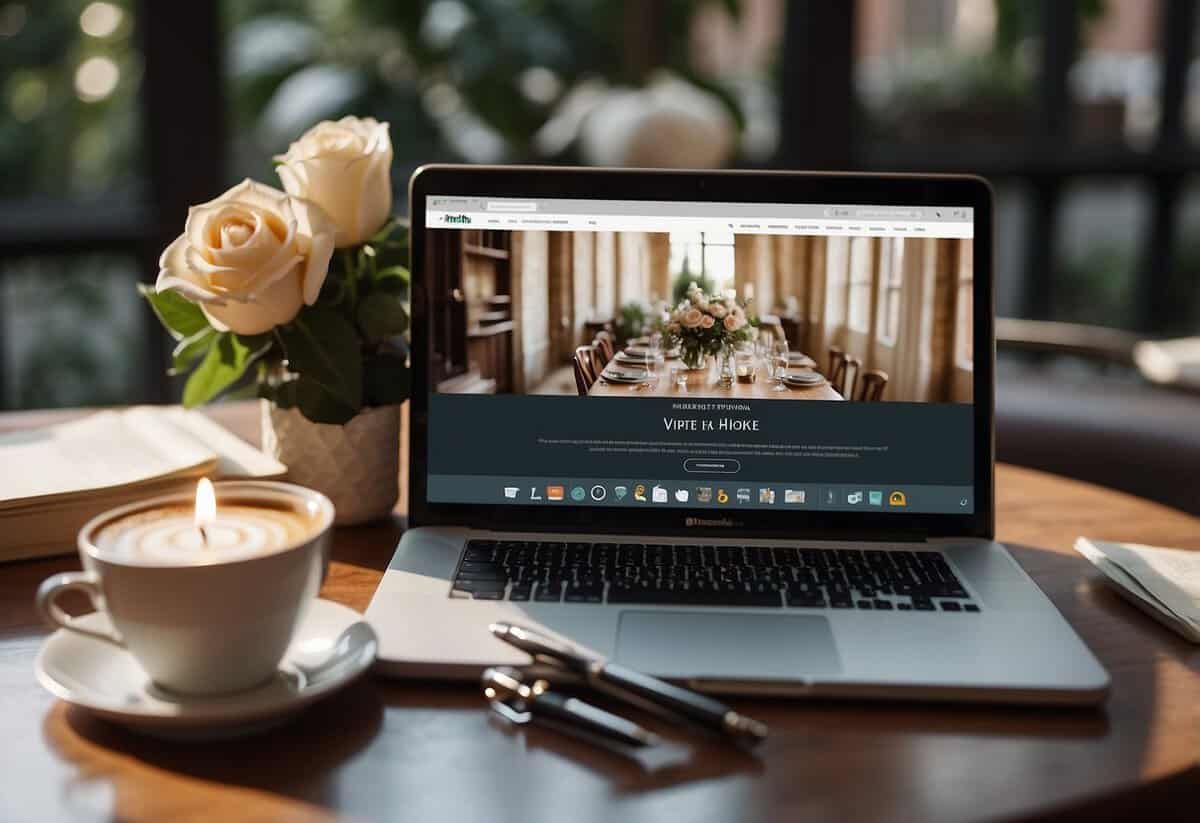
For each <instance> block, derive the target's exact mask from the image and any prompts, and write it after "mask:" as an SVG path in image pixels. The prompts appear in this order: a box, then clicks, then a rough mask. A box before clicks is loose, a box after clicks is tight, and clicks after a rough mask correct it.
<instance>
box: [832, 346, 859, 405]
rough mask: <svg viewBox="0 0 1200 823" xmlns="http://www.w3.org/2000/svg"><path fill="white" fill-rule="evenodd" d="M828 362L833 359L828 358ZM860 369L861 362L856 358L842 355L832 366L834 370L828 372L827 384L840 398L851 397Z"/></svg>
mask: <svg viewBox="0 0 1200 823" xmlns="http://www.w3.org/2000/svg"><path fill="white" fill-rule="evenodd" d="M830 360H831V361H832V360H833V358H832V357H830ZM861 367H862V361H860V360H859V359H858V358H857V357H854V356H852V355H848V354H842V356H841V357H840V358H839V359H838V360H837V361H836V363H835V364H834V368H832V369H830V371H829V384H830V385H831V386H833V388H834V389H835V390H836V391H837V393H838V394H840V395H841V396H842V397H845V398H850V397H852V396H853V395H854V383H855V381H856V380H857V378H858V370H859V369H860V368H861Z"/></svg>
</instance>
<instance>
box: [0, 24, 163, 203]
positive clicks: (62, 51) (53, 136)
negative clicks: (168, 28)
mask: <svg viewBox="0 0 1200 823" xmlns="http://www.w3.org/2000/svg"><path fill="white" fill-rule="evenodd" d="M134 23H135V20H134V7H133V3H132V2H131V0H112V1H111V2H106V1H104V0H97V2H91V3H46V2H32V0H30V1H29V2H7V3H5V2H0V168H2V169H3V170H4V173H3V174H0V198H14V199H15V198H21V197H29V196H37V197H42V198H72V199H76V198H91V197H96V196H100V195H108V196H120V197H122V198H126V199H134V197H135V196H136V194H137V188H138V186H139V184H140V179H141V169H140V168H139V163H138V158H139V157H140V156H141V145H140V144H141V133H140V126H139V116H138V100H137V92H138V86H139V83H140V77H141V61H140V59H139V56H138V52H137V49H136V47H135V44H134Z"/></svg>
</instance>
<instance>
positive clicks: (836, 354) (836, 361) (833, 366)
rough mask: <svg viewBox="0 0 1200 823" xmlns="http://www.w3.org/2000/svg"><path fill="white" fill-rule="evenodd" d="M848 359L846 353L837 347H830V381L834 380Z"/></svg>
mask: <svg viewBox="0 0 1200 823" xmlns="http://www.w3.org/2000/svg"><path fill="white" fill-rule="evenodd" d="M845 359H846V353H845V352H844V351H842V350H841V349H839V348H838V347H837V346H830V347H829V379H830V380H833V376H834V375H835V374H837V372H838V370H839V369H840V368H841V363H842V361H843V360H845Z"/></svg>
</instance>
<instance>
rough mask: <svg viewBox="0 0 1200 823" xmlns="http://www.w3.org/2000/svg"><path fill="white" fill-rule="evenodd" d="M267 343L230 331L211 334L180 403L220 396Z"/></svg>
mask: <svg viewBox="0 0 1200 823" xmlns="http://www.w3.org/2000/svg"><path fill="white" fill-rule="evenodd" d="M255 344H257V346H256V345H255ZM269 346H270V343H269V342H265V341H262V340H256V339H255V338H248V337H243V336H242V335H238V334H234V333H232V332H220V333H217V334H213V335H212V336H211V338H210V340H209V346H208V351H207V352H206V353H205V355H204V359H203V360H201V361H200V365H199V366H197V367H196V370H195V371H193V372H192V374H191V376H190V377H188V380H187V383H186V384H185V385H184V387H183V405H184V406H187V407H188V408H191V407H193V406H199V405H202V404H204V403H207V402H209V401H210V400H214V399H216V398H217V397H219V396H220V395H221V394H223V393H224V392H225V391H227V390H228V389H230V388H232V387H233V386H234V385H236V384H237V382H238V381H239V380H241V379H242V377H244V376H245V374H246V370H247V369H248V368H250V366H251V364H253V363H254V362H255V361H256V360H258V359H259V358H260V357H262V356H263V355H264V354H266V352H267V349H268V347H269Z"/></svg>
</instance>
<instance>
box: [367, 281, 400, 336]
mask: <svg viewBox="0 0 1200 823" xmlns="http://www.w3.org/2000/svg"><path fill="white" fill-rule="evenodd" d="M358 327H359V328H360V329H362V333H363V336H365V337H366V338H367V339H368V340H383V339H385V338H388V337H392V336H393V335H397V334H404V332H405V331H407V330H408V312H406V311H405V310H404V303H403V302H402V301H401V300H399V299H397V298H396V297H394V296H392V295H390V294H385V293H383V292H375V293H374V294H369V295H367V296H366V297H364V298H363V299H362V300H361V301H360V302H359V304H358Z"/></svg>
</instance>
